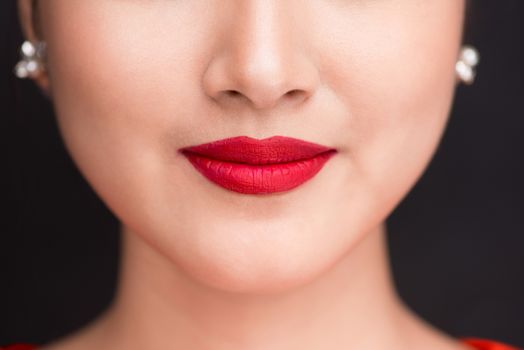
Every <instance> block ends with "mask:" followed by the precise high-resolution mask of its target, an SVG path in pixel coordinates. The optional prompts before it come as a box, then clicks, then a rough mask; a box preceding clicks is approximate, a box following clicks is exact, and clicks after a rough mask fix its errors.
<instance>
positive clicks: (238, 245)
mask: <svg viewBox="0 0 524 350" xmlns="http://www.w3.org/2000/svg"><path fill="white" fill-rule="evenodd" d="M282 226H287V228H286V229H285V230H284V229H283V228H282ZM212 227H214V229H212V230H210V229H208V228H207V229H206V230H205V231H198V230H197V232H193V234H191V235H190V237H188V238H187V239H185V240H183V241H184V242H185V244H183V245H182V244H180V241H179V242H178V244H177V246H176V249H177V251H176V252H175V251H172V252H171V253H172V254H171V256H170V258H171V260H172V261H173V263H175V264H176V265H177V266H178V267H179V268H181V269H182V271H183V272H184V273H185V274H186V275H187V276H189V278H191V279H193V280H194V281H196V282H197V283H199V284H201V285H203V286H205V287H209V288H212V289H217V290H220V291H222V292H229V293H242V294H253V295H255V294H272V293H282V292H285V291H287V290H292V289H296V288H299V287H301V286H303V285H305V284H308V283H309V282H311V281H313V280H315V279H316V278H317V277H318V276H319V275H321V274H322V273H324V272H325V271H326V270H328V269H329V268H330V267H331V266H332V265H333V264H334V263H335V262H336V261H337V260H338V258H339V257H340V256H341V255H342V254H343V251H344V250H343V249H340V246H338V247H337V246H336V245H331V244H329V243H328V242H329V240H326V239H325V237H320V236H318V230H317V236H315V234H314V231H315V230H314V229H310V230H309V231H305V230H304V228H303V227H300V226H298V225H293V224H292V223H287V225H285V222H280V223H274V222H272V223H267V222H266V223H261V222H259V223H258V224H256V223H255V224H254V223H243V224H236V225H235V224H231V223H230V224H229V225H213V226H212ZM173 249H175V247H173Z"/></svg>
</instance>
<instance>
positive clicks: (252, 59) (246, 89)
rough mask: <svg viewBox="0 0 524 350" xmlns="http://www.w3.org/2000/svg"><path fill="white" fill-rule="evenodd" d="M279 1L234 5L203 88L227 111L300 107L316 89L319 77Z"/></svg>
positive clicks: (258, 0)
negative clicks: (241, 107)
mask: <svg viewBox="0 0 524 350" xmlns="http://www.w3.org/2000/svg"><path fill="white" fill-rule="evenodd" d="M286 2H287V1H282V0H241V1H238V2H235V3H236V4H237V5H236V7H235V11H234V12H233V13H230V15H229V17H228V23H227V24H225V28H227V29H224V31H223V32H222V36H220V37H221V38H223V39H220V40H223V43H221V44H222V45H217V46H218V47H220V49H219V50H217V52H216V53H215V55H214V57H213V58H212V60H211V62H210V63H209V65H208V67H207V69H206V71H205V74H204V77H203V88H204V90H205V92H206V94H207V95H208V96H210V97H211V98H212V99H214V100H215V101H216V102H217V103H218V104H220V105H222V106H225V105H230V104H231V103H234V102H235V101H236V102H238V103H240V102H241V103H244V104H248V105H250V106H251V108H254V109H269V108H274V107H275V106H276V105H278V104H279V103H282V102H286V103H293V104H300V103H301V102H303V101H305V100H307V99H308V98H309V97H310V96H311V95H312V94H313V93H314V91H315V89H316V88H317V86H318V84H319V77H318V71H317V69H316V67H315V65H314V63H313V62H312V61H311V60H310V59H308V57H307V56H306V54H305V49H304V47H303V43H304V41H303V40H301V39H303V38H301V37H300V30H299V29H298V28H296V27H297V26H296V25H293V22H292V20H295V19H296V16H288V15H287V14H291V12H290V11H293V10H295V11H296V9H292V8H290V9H289V10H286V8H285V3H286Z"/></svg>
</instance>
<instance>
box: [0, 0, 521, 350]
mask: <svg viewBox="0 0 524 350" xmlns="http://www.w3.org/2000/svg"><path fill="white" fill-rule="evenodd" d="M473 1H474V4H473V6H474V8H473V12H472V13H471V15H470V17H469V20H470V25H469V29H470V31H469V32H468V35H467V39H466V41H467V42H468V43H473V44H474V45H475V46H476V47H477V48H478V49H479V51H480V52H481V55H482V61H481V64H480V66H479V76H478V80H477V82H476V84H475V85H474V86H473V87H464V86H461V87H459V88H458V90H457V95H456V99H455V102H454V106H453V110H452V115H451V119H450V122H449V124H448V128H447V130H446V133H445V135H444V139H443V141H442V143H441V145H440V147H439V149H438V151H437V153H436V155H435V157H434V159H433V161H432V163H431V164H430V166H429V169H428V171H426V173H425V174H424V176H423V177H422V178H421V180H420V181H419V182H418V183H417V185H416V187H415V188H414V189H413V191H412V192H411V193H410V194H409V195H408V197H407V198H406V199H405V200H404V201H403V202H402V204H401V205H400V206H399V207H398V209H397V210H396V211H395V212H394V213H393V215H392V216H391V217H390V219H389V220H388V226H389V234H388V239H389V243H390V253H391V262H392V267H393V273H394V277H395V282H396V285H397V288H398V291H399V293H400V295H401V296H402V298H403V299H404V300H405V301H406V303H407V304H408V305H410V307H412V308H413V309H414V310H415V311H416V312H417V313H418V314H420V315H421V316H422V317H423V318H425V319H426V320H428V321H429V322H430V323H432V324H433V325H435V326H436V327H439V328H441V329H443V330H444V331H446V332H448V333H449V334H451V335H453V336H475V337H485V338H491V339H496V340H499V341H503V342H508V343H510V344H514V345H518V346H521V347H524V185H523V180H524V161H523V150H524V137H523V134H524V107H523V102H524V66H523V65H524V48H523V47H524V20H523V18H524V1H521V0H497V1H495V0H473ZM14 5H15V4H14V1H12V0H2V1H1V2H0V24H1V28H0V29H1V30H0V32H1V33H2V37H1V39H0V40H1V42H0V50H1V56H0V74H1V76H0V82H1V83H0V84H1V86H0V87H1V90H0V106H1V107H0V113H1V118H0V125H1V129H0V131H1V135H2V137H1V140H2V143H1V148H0V150H1V152H2V153H1V154H0V161H1V164H2V165H1V169H2V171H1V174H2V178H1V181H2V182H1V186H2V189H1V198H2V201H3V203H4V209H3V210H2V220H1V221H0V225H1V231H0V232H1V234H0V344H8V343H12V342H21V341H23V342H33V343H44V342H47V341H49V340H51V339H54V338H56V337H58V336H61V335H64V334H66V333H68V332H71V331H73V330H75V329H77V328H78V327H81V326H82V325H84V324H86V322H88V321H89V320H91V319H92V318H93V317H95V316H96V315H98V314H99V313H100V312H101V311H102V310H103V309H104V308H105V307H107V306H108V305H109V303H110V302H111V298H112V296H113V291H114V287H115V278H116V273H117V261H118V254H119V252H118V243H119V236H118V234H117V230H118V223H117V222H116V220H115V219H114V218H113V216H112V215H111V214H110V213H109V211H108V210H107V209H106V208H105V207H104V205H103V204H102V203H101V202H100V201H99V199H98V198H97V197H96V195H95V194H94V193H93V192H92V190H91V189H90V188H89V186H88V185H87V184H86V183H85V181H84V180H83V178H82V177H81V175H80V174H79V173H78V171H77V170H76V168H75V167H74V166H73V164H72V161H71V160H70V158H69V156H68V155H67V153H66V151H65V149H64V146H63V144H62V141H61V139H60V136H59V134H58V131H57V128H56V124H55V120H54V117H53V113H52V108H51V105H50V103H49V101H47V100H46V99H45V98H44V97H43V96H42V95H41V93H40V92H39V91H38V90H37V88H36V87H35V86H34V85H33V84H32V83H31V82H29V81H17V80H16V79H15V78H14V77H13V76H12V74H11V72H12V67H13V66H14V64H15V62H16V61H17V59H18V46H19V45H20V43H21V40H22V39H21V35H20V33H19V30H18V24H17V18H16V15H15V8H14V7H15V6H14ZM406 156H409V155H406Z"/></svg>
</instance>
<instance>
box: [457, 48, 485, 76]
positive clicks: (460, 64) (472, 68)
mask: <svg viewBox="0 0 524 350" xmlns="http://www.w3.org/2000/svg"><path fill="white" fill-rule="evenodd" d="M479 60H480V55H479V53H478V51H477V50H476V49H475V48H474V47H473V46H463V47H462V49H461V50H460V56H459V59H458V61H457V64H456V65H455V72H456V74H457V77H458V78H459V79H460V80H461V81H462V82H463V83H464V84H466V85H471V84H473V83H474V82H475V77H476V75H477V72H476V66H477V65H478V63H479Z"/></svg>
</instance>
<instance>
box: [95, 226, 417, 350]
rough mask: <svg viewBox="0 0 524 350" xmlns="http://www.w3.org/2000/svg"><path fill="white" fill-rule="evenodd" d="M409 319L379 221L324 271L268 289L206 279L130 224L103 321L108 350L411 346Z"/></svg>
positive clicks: (286, 349) (124, 233)
mask: <svg viewBox="0 0 524 350" xmlns="http://www.w3.org/2000/svg"><path fill="white" fill-rule="evenodd" d="M413 318H414V316H413V315H412V314H411V313H410V312H408V311H407V308H405V307H404V306H403V305H402V303H401V301H400V300H399V298H398V297H397V294H396V292H395V290H394V287H393V281H392V278H391V274H390V271H389V262H388V255H387V247H386V242H385V228H384V226H383V225H381V226H380V227H378V228H376V229H375V230H374V231H373V232H370V233H369V234H367V235H366V236H365V238H364V239H363V240H361V241H360V242H359V243H358V244H357V245H356V246H354V247H353V248H352V249H351V251H350V252H348V253H347V254H346V255H345V256H344V257H343V258H342V259H340V260H339V261H338V262H337V263H336V264H335V265H334V266H332V267H331V268H330V269H329V270H328V271H327V272H325V273H324V274H323V275H322V276H321V277H318V278H317V279H315V280H313V281H311V282H309V283H307V284H305V285H302V286H300V287H299V288H296V289H293V290H288V291H286V292H285V293H278V294H266V295H252V294H251V295H245V294H240V293H228V292H224V291H221V290H217V289H213V288H210V287H208V286H205V285H203V284H201V283H199V282H197V281H195V280H194V279H192V278H191V277H190V276H188V275H186V274H184V272H183V271H180V270H179V269H178V268H177V266H176V265H175V264H173V262H172V261H170V260H168V259H167V258H165V257H164V256H161V255H160V254H158V252H157V251H155V250H154V249H153V248H151V247H150V246H149V245H148V244H147V243H145V242H143V241H142V240H141V239H140V238H139V237H138V236H137V235H135V234H133V233H131V232H128V231H127V230H126V229H125V228H124V230H123V260H122V271H121V278H120V283H119V289H118V292H117V294H116V299H115V302H114V304H113V306H112V307H111V308H110V309H109V311H108V312H107V315H106V317H105V324H106V327H103V328H104V329H105V334H106V335H107V338H111V342H112V348H119V349H130V350H131V349H132V350H134V349H178V348H180V349H205V350H222V349H228V350H231V349H274V350H290V349H301V350H309V349H341V348H345V349H360V350H365V349H402V348H403V349H406V348H408V347H407V346H406V343H405V341H406V340H405V339H406V337H405V335H406V334H405V333H406V331H407V329H408V328H409V327H408V326H407V325H412V324H413V323H414V322H413ZM419 323H420V322H419ZM100 348H102V347H100Z"/></svg>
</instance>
